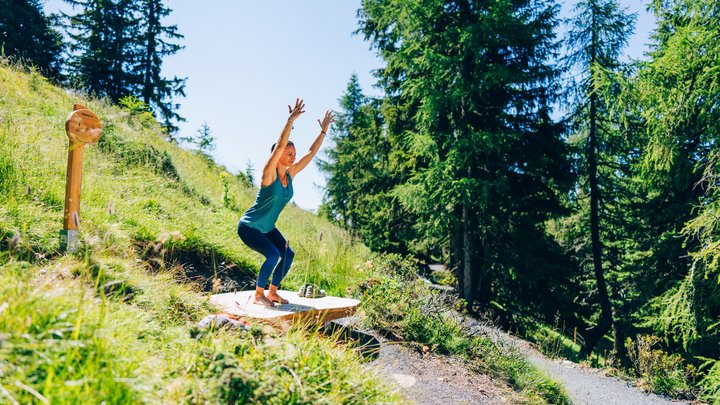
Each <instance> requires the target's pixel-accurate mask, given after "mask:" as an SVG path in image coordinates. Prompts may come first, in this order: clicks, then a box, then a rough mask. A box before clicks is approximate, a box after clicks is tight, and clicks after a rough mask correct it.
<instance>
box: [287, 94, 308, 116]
mask: <svg viewBox="0 0 720 405" xmlns="http://www.w3.org/2000/svg"><path fill="white" fill-rule="evenodd" d="M303 108H305V103H304V102H303V101H302V99H300V98H298V99H295V107H290V106H289V105H288V111H289V113H290V116H289V117H288V121H290V122H293V121H295V120H296V119H297V118H298V117H299V116H300V115H301V114H302V113H304V112H305V111H303Z"/></svg>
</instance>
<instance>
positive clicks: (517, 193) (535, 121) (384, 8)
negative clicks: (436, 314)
mask: <svg viewBox="0 0 720 405" xmlns="http://www.w3.org/2000/svg"><path fill="white" fill-rule="evenodd" d="M556 14H557V7H556V6H555V5H554V4H553V3H552V2H550V1H499V2H493V5H492V7H490V6H489V5H488V4H486V3H485V2H481V1H470V0H465V1H430V0H427V1H420V2H414V3H412V4H410V3H408V2H405V1H399V0H373V1H365V2H363V8H362V9H361V10H360V13H359V15H360V18H361V26H360V27H361V28H360V31H361V32H362V33H363V34H364V35H365V37H366V39H368V40H371V41H372V44H373V47H374V48H375V49H377V50H378V52H379V54H380V56H381V57H383V59H385V61H386V62H387V65H386V67H385V68H383V69H381V70H380V83H381V85H382V86H383V87H384V88H385V91H386V94H387V97H388V104H390V105H391V106H392V107H393V110H392V111H393V116H392V119H389V120H388V121H389V124H388V127H389V132H390V133H391V134H394V137H395V138H396V139H398V140H399V141H398V144H399V145H401V146H402V148H403V150H404V152H405V153H406V154H407V155H406V159H405V161H406V162H407V165H408V167H409V168H410V170H409V173H410V176H411V178H410V179H409V180H408V181H405V182H404V183H403V184H401V185H399V186H396V187H395V189H394V190H393V194H394V195H397V196H398V198H399V199H400V200H401V201H402V202H403V206H404V208H405V209H407V210H409V211H410V212H413V213H414V214H415V215H417V217H418V218H419V219H420V221H419V223H418V224H417V225H416V229H417V232H416V233H417V237H418V238H426V239H430V240H435V241H437V242H438V243H441V244H442V245H443V246H445V247H448V248H449V251H450V261H451V264H452V265H454V267H455V268H456V269H457V274H458V280H459V284H460V286H459V287H460V292H461V295H462V296H463V297H464V298H465V299H466V300H467V301H468V303H469V304H470V305H472V303H473V302H477V303H479V304H481V305H483V306H485V307H489V306H490V304H491V302H493V301H494V302H496V303H498V304H500V306H503V305H506V304H507V305H506V306H504V308H505V309H506V310H508V311H513V310H515V309H517V307H516V306H525V307H524V308H523V309H526V308H528V307H534V306H535V303H539V304H540V307H542V308H543V309H544V310H548V311H555V310H557V308H558V305H557V302H556V301H553V300H555V299H558V300H560V301H562V300H563V299H566V298H567V291H562V289H563V287H562V285H561V283H560V282H556V283H554V282H553V281H559V280H558V279H562V277H564V276H565V274H564V272H565V271H567V270H564V266H561V265H560V262H561V261H562V257H561V256H562V255H561V254H559V253H558V252H559V248H558V246H557V245H555V244H554V243H553V242H552V241H551V240H550V239H549V238H548V236H547V234H546V233H545V231H544V222H545V221H546V220H547V219H549V218H551V217H554V216H557V215H559V214H560V213H561V212H563V208H562V207H561V205H560V204H559V198H558V194H559V193H562V192H563V191H562V190H567V188H568V187H569V185H570V181H571V176H570V174H569V165H568V162H567V159H566V148H565V146H564V143H563V141H562V139H561V134H562V128H561V127H560V126H559V125H557V124H555V123H553V122H552V120H551V119H550V111H551V109H550V104H551V102H552V99H553V96H552V95H553V94H554V93H555V91H556V89H555V88H553V85H554V83H555V81H556V78H557V73H558V72H557V70H556V69H555V67H554V66H552V65H551V64H550V63H549V59H550V57H551V56H553V55H554V54H555V52H556V44H555V41H554V35H553V29H554V27H555V25H556V22H557V21H556ZM395 122H401V124H400V125H397V126H396V127H394V126H393V123H395ZM539 252H543V254H542V255H540V256H538V253H539ZM543 262H544V263H543ZM541 263H542V264H544V265H546V268H547V269H553V270H559V271H548V272H546V273H540V272H538V268H539V267H542V266H539V265H540V264H541ZM540 291H543V293H541V292H540ZM539 295H544V297H545V298H548V299H544V300H541V299H539V298H538V297H539ZM563 302H567V300H565V301H563ZM550 307H553V308H554V309H550ZM537 308H538V307H535V309H537ZM544 315H545V314H544Z"/></svg>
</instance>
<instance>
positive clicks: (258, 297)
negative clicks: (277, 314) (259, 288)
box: [253, 294, 275, 307]
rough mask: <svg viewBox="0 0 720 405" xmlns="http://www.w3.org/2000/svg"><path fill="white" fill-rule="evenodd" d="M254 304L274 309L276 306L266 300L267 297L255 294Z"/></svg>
mask: <svg viewBox="0 0 720 405" xmlns="http://www.w3.org/2000/svg"><path fill="white" fill-rule="evenodd" d="M253 304H257V305H262V306H264V307H274V306H275V304H273V302H272V301H270V300H269V299H267V298H265V295H257V294H255V298H253Z"/></svg>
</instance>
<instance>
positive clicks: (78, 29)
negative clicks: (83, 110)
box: [65, 0, 141, 102]
mask: <svg viewBox="0 0 720 405" xmlns="http://www.w3.org/2000/svg"><path fill="white" fill-rule="evenodd" d="M65 1H66V2H68V3H70V4H71V5H72V6H73V8H75V7H79V8H80V11H79V12H78V14H75V15H72V16H69V15H65V17H66V19H68V24H67V27H68V35H69V36H70V38H71V40H72V41H71V43H70V58H69V63H68V67H69V73H70V81H71V83H73V84H75V85H76V86H78V87H79V88H80V89H82V90H84V91H86V92H88V93H89V94H94V95H96V96H99V97H108V98H110V99H111V100H112V101H115V102H117V101H119V100H120V99H121V98H123V97H125V96H128V95H135V89H136V88H137V86H138V84H139V80H138V76H137V73H136V70H135V68H136V66H137V64H138V60H139V57H140V52H141V49H140V48H139V47H138V45H137V40H136V33H137V32H139V29H138V28H139V18H138V14H137V12H138V8H137V7H138V5H137V1H136V0H65Z"/></svg>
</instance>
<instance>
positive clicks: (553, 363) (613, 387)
mask: <svg viewBox="0 0 720 405" xmlns="http://www.w3.org/2000/svg"><path fill="white" fill-rule="evenodd" d="M466 326H467V327H470V328H473V329H475V330H480V331H481V333H484V334H485V335H487V336H489V337H490V338H491V339H493V340H495V341H497V340H498V339H499V340H501V341H502V342H504V343H505V344H509V345H511V346H513V347H516V348H517V349H518V350H519V351H520V352H521V353H523V354H525V355H526V356H527V358H528V360H529V361H530V363H532V364H534V365H535V366H537V367H538V368H539V369H541V370H543V371H545V372H546V373H547V374H548V375H549V376H550V377H552V378H553V379H555V380H556V381H558V382H560V383H561V384H563V385H564V386H565V389H566V390H567V392H568V395H569V396H570V399H571V400H572V401H573V403H574V404H576V405H681V404H687V405H690V404H693V402H687V401H676V400H671V399H667V398H664V397H661V396H659V395H656V394H652V393H645V392H643V391H642V390H640V389H639V388H637V387H635V386H634V385H632V384H631V383H630V382H628V381H624V380H622V379H620V378H617V377H612V376H606V375H604V374H603V372H602V370H599V369H594V368H589V367H584V366H580V365H578V364H575V363H573V362H571V361H568V360H552V359H549V358H548V357H546V356H545V355H543V354H542V353H540V352H539V351H538V350H536V349H535V348H534V347H533V346H532V345H531V344H530V343H529V342H527V341H525V340H522V339H520V338H518V337H515V336H512V335H510V334H508V333H505V332H502V331H500V330H497V329H495V328H490V327H487V326H484V325H481V324H480V322H478V321H477V320H474V319H468V320H466Z"/></svg>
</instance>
